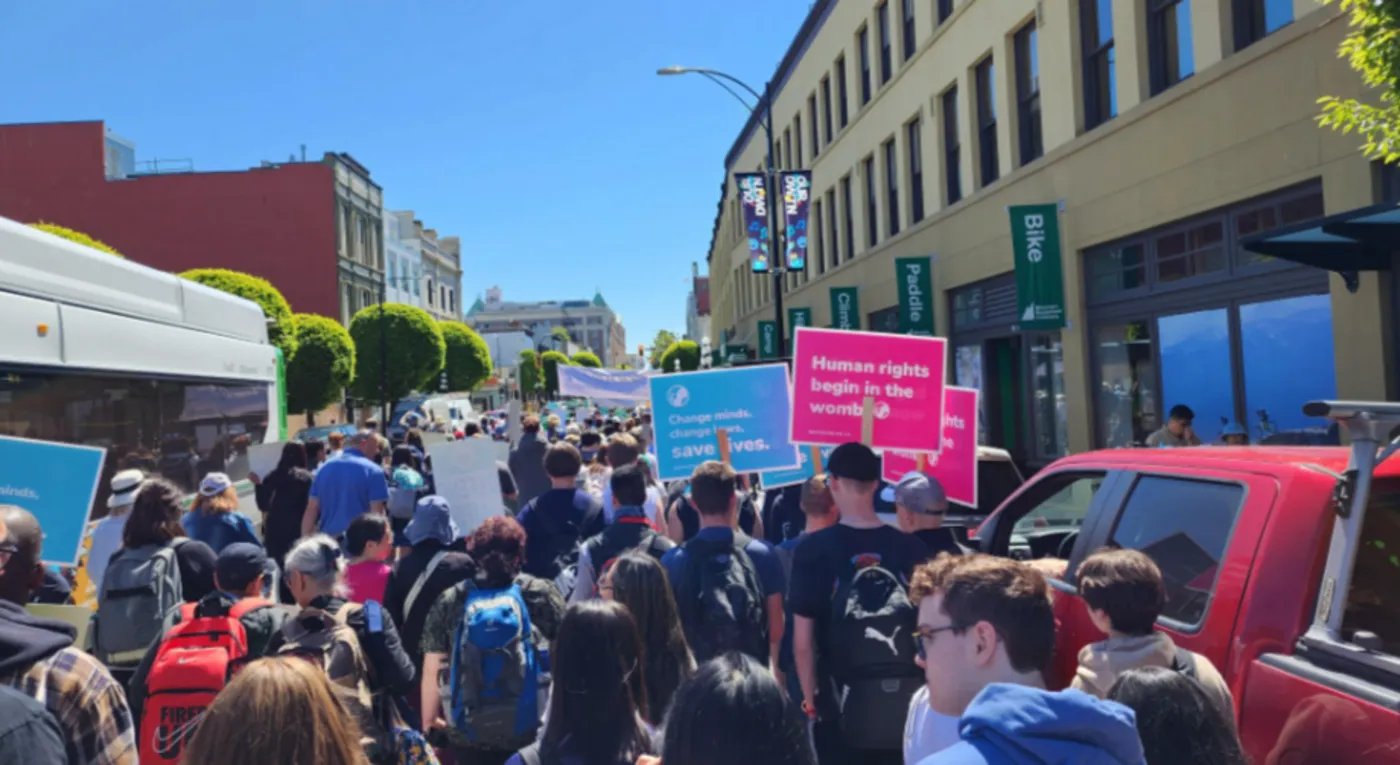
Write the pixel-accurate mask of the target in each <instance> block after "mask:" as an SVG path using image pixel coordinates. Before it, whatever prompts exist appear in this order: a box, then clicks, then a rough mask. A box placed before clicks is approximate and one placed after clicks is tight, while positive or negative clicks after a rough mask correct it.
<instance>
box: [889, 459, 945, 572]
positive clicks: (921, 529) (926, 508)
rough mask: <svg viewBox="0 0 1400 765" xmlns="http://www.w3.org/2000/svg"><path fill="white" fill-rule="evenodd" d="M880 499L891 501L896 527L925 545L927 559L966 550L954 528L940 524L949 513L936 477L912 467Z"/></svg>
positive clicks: (940, 485) (941, 485)
mask: <svg viewBox="0 0 1400 765" xmlns="http://www.w3.org/2000/svg"><path fill="white" fill-rule="evenodd" d="M880 498H881V499H883V500H885V501H886V502H891V503H893V504H894V509H895V514H896V515H897V516H898V517H899V527H900V528H901V529H904V530H905V531H906V532H908V533H910V534H913V535H914V536H916V537H918V538H919V541H921V542H923V543H924V545H925V546H926V547H928V555H929V559H930V560H931V559H933V558H936V557H938V554H939V553H943V552H946V553H950V554H952V555H962V554H963V552H965V551H964V550H963V548H962V546H961V545H959V544H958V540H957V537H955V536H953V532H951V531H949V530H948V529H945V528H943V519H944V517H945V516H946V515H947V514H948V495H947V494H945V493H944V492H943V484H940V483H939V482H938V479H937V478H933V477H931V476H927V475H924V474H923V473H920V472H917V471H914V472H909V473H905V474H904V475H903V476H902V477H901V478H900V479H899V483H896V484H895V485H894V486H890V487H888V488H886V489H885V490H884V491H883V492H881V496H880Z"/></svg>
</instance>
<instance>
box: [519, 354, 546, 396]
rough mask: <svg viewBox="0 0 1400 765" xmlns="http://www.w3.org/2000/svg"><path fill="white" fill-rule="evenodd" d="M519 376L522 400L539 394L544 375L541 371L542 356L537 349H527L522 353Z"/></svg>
mask: <svg viewBox="0 0 1400 765" xmlns="http://www.w3.org/2000/svg"><path fill="white" fill-rule="evenodd" d="M519 376H520V397H521V399H522V400H523V399H524V398H525V397H526V396H533V395H535V394H536V393H539V391H540V386H541V382H542V380H543V377H544V374H543V373H542V372H541V371H540V356H539V354H538V353H536V352H535V349H533V348H526V349H525V350H523V351H521V352H520V365H519Z"/></svg>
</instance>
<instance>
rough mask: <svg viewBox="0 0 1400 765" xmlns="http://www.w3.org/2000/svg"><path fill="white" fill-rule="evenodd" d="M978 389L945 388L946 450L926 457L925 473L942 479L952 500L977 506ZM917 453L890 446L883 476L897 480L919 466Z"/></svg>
mask: <svg viewBox="0 0 1400 765" xmlns="http://www.w3.org/2000/svg"><path fill="white" fill-rule="evenodd" d="M977 395H978V394H977V390H976V389H974V388H958V387H954V386H952V385H949V386H948V387H946V388H944V389H943V451H942V452H940V453H938V454H927V455H925V457H924V474H925V475H928V476H930V477H932V478H935V479H937V480H938V483H939V484H941V485H942V486H943V491H944V492H946V493H947V495H948V499H949V500H951V501H953V502H956V503H958V504H960V505H966V506H968V507H971V508H976V507H977V411H978V409H977V407H978V401H977ZM918 465H919V462H918V455H917V453H916V452H901V451H894V450H892V449H886V450H885V453H884V469H883V470H882V471H881V478H884V479H885V480H886V481H889V482H890V483H896V482H898V481H899V479H900V478H902V477H903V476H904V475H905V474H906V473H910V472H913V471H914V470H917V469H918Z"/></svg>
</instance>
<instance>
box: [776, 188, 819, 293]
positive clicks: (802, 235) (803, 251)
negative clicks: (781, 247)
mask: <svg viewBox="0 0 1400 765" xmlns="http://www.w3.org/2000/svg"><path fill="white" fill-rule="evenodd" d="M778 185H779V186H780V187H782V190H783V228H784V230H785V231H786V233H785V234H784V235H783V241H784V242H785V243H786V246H785V252H784V254H783V262H784V263H786V264H787V265H786V267H787V270H789V271H801V270H803V269H805V268H807V215H808V208H809V203H808V200H809V199H810V198H811V196H812V171H811V170H794V171H792V172H790V173H778Z"/></svg>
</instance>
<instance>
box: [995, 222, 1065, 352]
mask: <svg viewBox="0 0 1400 765" xmlns="http://www.w3.org/2000/svg"><path fill="white" fill-rule="evenodd" d="M1008 209H1009V210H1010V211H1011V247H1012V249H1013V251H1014V252H1015V257H1016V309H1017V312H1018V313H1017V315H1018V316H1020V317H1021V321H1020V325H1021V329H1022V330H1041V329H1051V330H1053V329H1061V328H1063V327H1064V326H1065V275H1064V264H1063V261H1062V258H1061V256H1060V206H1059V205H1058V204H1054V203H1052V204H1044V205H1017V206H1013V207H1010V208H1008Z"/></svg>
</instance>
